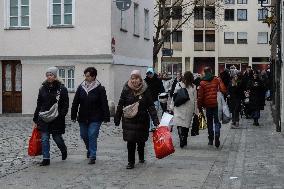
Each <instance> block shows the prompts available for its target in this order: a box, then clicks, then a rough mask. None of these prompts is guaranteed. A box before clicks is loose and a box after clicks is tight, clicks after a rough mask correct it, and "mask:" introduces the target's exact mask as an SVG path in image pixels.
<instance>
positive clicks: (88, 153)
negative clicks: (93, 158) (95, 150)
mask: <svg viewBox="0 0 284 189" xmlns="http://www.w3.org/2000/svg"><path fill="white" fill-rule="evenodd" d="M89 158H90V152H89V151H87V159H89Z"/></svg>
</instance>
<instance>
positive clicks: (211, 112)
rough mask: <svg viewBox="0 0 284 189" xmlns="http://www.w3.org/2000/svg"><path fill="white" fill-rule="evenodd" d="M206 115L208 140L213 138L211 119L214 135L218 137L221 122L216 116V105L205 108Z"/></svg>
mask: <svg viewBox="0 0 284 189" xmlns="http://www.w3.org/2000/svg"><path fill="white" fill-rule="evenodd" d="M206 117H207V128H208V135H209V136H208V137H209V140H213V139H214V131H213V120H214V125H215V137H220V129H221V123H220V121H219V118H218V107H215V108H206Z"/></svg>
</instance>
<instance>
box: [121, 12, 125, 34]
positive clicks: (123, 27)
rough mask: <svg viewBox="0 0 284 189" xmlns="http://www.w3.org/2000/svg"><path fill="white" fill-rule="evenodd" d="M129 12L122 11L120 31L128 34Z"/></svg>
mask: <svg viewBox="0 0 284 189" xmlns="http://www.w3.org/2000/svg"><path fill="white" fill-rule="evenodd" d="M126 14H127V12H126V11H122V12H121V14H120V31H123V32H127V15H126Z"/></svg>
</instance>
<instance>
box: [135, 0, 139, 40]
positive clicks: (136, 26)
mask: <svg viewBox="0 0 284 189" xmlns="http://www.w3.org/2000/svg"><path fill="white" fill-rule="evenodd" d="M134 35H139V5H138V4H137V3H134Z"/></svg>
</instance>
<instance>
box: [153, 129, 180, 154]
mask: <svg viewBox="0 0 284 189" xmlns="http://www.w3.org/2000/svg"><path fill="white" fill-rule="evenodd" d="M153 143H154V151H155V155H156V158H158V159H162V158H164V157H166V156H168V155H170V154H172V153H174V152H175V148H174V145H173V139H172V136H171V132H170V130H169V128H168V127H167V126H160V127H158V128H157V129H156V130H155V131H154V133H153Z"/></svg>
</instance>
